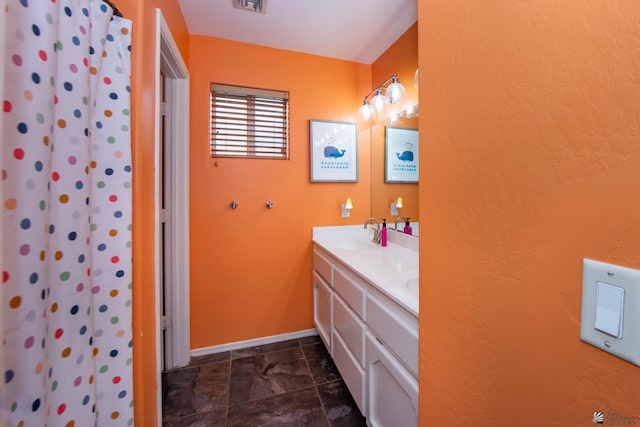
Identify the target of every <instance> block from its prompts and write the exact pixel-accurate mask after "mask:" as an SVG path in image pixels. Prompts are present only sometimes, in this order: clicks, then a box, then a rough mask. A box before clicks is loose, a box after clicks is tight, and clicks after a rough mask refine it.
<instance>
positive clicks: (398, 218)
mask: <svg viewBox="0 0 640 427" xmlns="http://www.w3.org/2000/svg"><path fill="white" fill-rule="evenodd" d="M400 219H402V220H403V221H404V222H407V218H405V217H403V216H400V215H398V217H397V218H396V223H395V224H394V230H396V231H398V221H400Z"/></svg>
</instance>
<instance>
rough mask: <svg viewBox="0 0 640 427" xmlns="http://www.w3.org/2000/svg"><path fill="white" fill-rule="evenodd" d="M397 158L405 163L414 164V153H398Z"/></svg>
mask: <svg viewBox="0 0 640 427" xmlns="http://www.w3.org/2000/svg"><path fill="white" fill-rule="evenodd" d="M396 156H398V159H400V160H402V161H403V162H413V151H404V152H403V153H402V154H400V153H396Z"/></svg>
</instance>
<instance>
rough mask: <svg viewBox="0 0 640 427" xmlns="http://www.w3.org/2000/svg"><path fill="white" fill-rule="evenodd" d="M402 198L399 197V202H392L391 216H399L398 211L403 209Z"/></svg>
mask: <svg viewBox="0 0 640 427" xmlns="http://www.w3.org/2000/svg"><path fill="white" fill-rule="evenodd" d="M403 207H404V206H403V205H402V197H398V199H397V200H395V201H393V202H391V215H398V209H400V208H403Z"/></svg>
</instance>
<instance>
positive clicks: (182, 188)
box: [154, 8, 190, 423]
mask: <svg viewBox="0 0 640 427" xmlns="http://www.w3.org/2000/svg"><path fill="white" fill-rule="evenodd" d="M155 28H156V40H155V41H156V44H155V50H156V56H155V78H156V82H155V99H156V102H155V112H154V120H155V140H154V141H155V142H154V144H155V146H154V166H155V172H154V211H155V215H154V233H155V245H154V274H155V299H154V301H155V312H156V325H155V327H156V367H157V374H156V375H157V383H158V384H160V383H161V375H162V359H161V358H162V354H163V351H164V349H163V348H162V347H161V343H162V339H161V336H162V327H161V323H160V322H161V315H162V301H161V298H160V287H161V286H162V283H161V281H160V278H161V277H162V276H161V267H162V266H161V265H160V259H161V251H162V243H161V242H162V239H161V235H160V233H161V230H162V228H161V224H160V200H161V198H160V180H161V179H162V177H161V171H162V168H161V167H160V166H161V165H160V150H161V149H162V147H161V146H160V144H161V132H162V129H161V124H162V120H161V115H160V81H159V76H160V72H161V70H162V71H165V75H166V76H167V77H168V78H170V79H171V81H172V84H171V85H170V86H171V89H170V90H171V91H172V92H171V95H170V96H171V99H172V102H173V103H174V105H173V106H174V108H171V113H170V114H171V115H170V117H169V121H170V123H171V130H170V135H167V137H168V138H171V141H173V143H172V152H171V153H170V155H171V161H172V169H173V171H174V173H173V175H172V176H173V178H172V179H173V181H172V183H171V190H172V192H173V194H174V195H175V197H173V199H172V206H171V209H172V210H173V218H174V220H173V221H174V222H173V224H174V225H173V227H172V236H171V237H172V242H173V243H172V244H173V254H172V260H173V266H172V268H171V276H172V277H171V280H172V281H173V282H172V283H179V284H180V286H173V287H172V288H173V289H172V291H173V295H172V296H171V301H172V304H173V310H174V316H173V319H172V322H173V323H172V324H173V328H172V336H173V346H172V350H173V351H172V355H173V360H172V363H171V364H172V366H171V367H177V366H185V365H187V364H188V363H189V359H190V355H189V348H190V344H189V333H190V332H189V286H190V282H189V71H188V69H187V66H186V65H185V63H184V60H183V59H182V56H181V55H180V51H179V49H178V47H177V45H176V44H175V41H174V40H173V36H172V35H171V31H170V29H169V26H168V25H167V23H166V21H165V20H164V17H163V16H162V10H161V9H159V8H156V26H155ZM165 68H166V69H165ZM156 407H157V417H158V420H159V421H158V422H159V423H160V420H162V388H161V387H158V388H157V392H156Z"/></svg>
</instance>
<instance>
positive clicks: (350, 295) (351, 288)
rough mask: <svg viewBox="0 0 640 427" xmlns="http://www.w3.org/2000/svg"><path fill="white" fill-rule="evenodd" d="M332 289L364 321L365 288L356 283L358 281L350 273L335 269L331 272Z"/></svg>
mask: <svg viewBox="0 0 640 427" xmlns="http://www.w3.org/2000/svg"><path fill="white" fill-rule="evenodd" d="M333 287H334V289H335V290H336V292H337V293H339V294H340V296H341V297H342V299H344V300H345V302H346V303H347V304H348V305H349V307H351V308H352V309H353V311H355V312H356V314H357V315H358V316H360V317H361V318H362V319H365V320H366V316H365V310H364V301H365V295H366V293H365V288H364V286H363V285H360V284H359V283H358V279H357V278H356V277H354V275H353V274H352V273H348V272H346V271H345V270H343V269H342V268H339V267H336V268H334V270H333Z"/></svg>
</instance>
